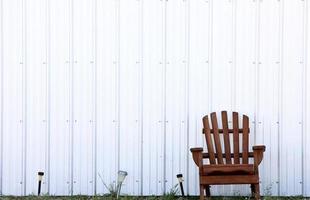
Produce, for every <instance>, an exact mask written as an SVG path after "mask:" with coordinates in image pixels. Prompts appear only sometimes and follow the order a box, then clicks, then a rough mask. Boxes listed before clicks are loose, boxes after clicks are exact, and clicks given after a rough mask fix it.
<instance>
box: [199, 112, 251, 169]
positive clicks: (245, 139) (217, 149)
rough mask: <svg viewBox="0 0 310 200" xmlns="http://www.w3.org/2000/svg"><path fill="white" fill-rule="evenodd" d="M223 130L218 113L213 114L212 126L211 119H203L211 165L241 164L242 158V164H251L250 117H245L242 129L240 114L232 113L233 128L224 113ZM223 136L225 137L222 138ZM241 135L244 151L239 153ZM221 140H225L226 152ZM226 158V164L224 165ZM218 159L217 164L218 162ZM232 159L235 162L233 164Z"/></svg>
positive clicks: (206, 117)
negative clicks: (231, 145)
mask: <svg viewBox="0 0 310 200" xmlns="http://www.w3.org/2000/svg"><path fill="white" fill-rule="evenodd" d="M221 114H222V129H220V128H219V125H218V121H217V116H216V113H215V112H213V113H211V115H210V116H211V125H212V128H211V126H210V124H209V117H208V115H206V116H205V117H203V127H204V128H203V133H204V134H205V138H206V143H207V148H208V154H209V160H210V164H240V157H242V164H248V163H249V133H250V129H249V117H248V116H246V115H243V117H242V127H239V114H238V113H237V112H233V113H232V120H233V121H232V124H233V127H232V128H229V126H228V117H227V112H226V111H222V112H221ZM220 134H223V137H221V136H220ZM229 134H233V137H232V138H233V148H232V150H233V153H231V148H230V137H229ZM239 134H242V137H241V138H242V139H241V141H242V150H241V152H239V151H240V150H239V148H240V146H239V144H240V143H241V142H240V141H239ZM221 138H223V139H224V143H223V144H224V145H223V147H224V151H223V150H222V145H221V144H222V143H221ZM224 158H225V161H226V162H225V163H224ZM216 159H217V162H216ZM232 159H233V161H234V162H232Z"/></svg>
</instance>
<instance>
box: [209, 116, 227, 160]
mask: <svg viewBox="0 0 310 200" xmlns="http://www.w3.org/2000/svg"><path fill="white" fill-rule="evenodd" d="M211 121H212V129H213V131H214V133H213V137H214V144H215V149H216V153H217V154H218V158H217V163H218V164H224V161H223V153H222V147H221V140H220V134H219V131H218V123H217V117H216V113H215V112H213V113H211Z"/></svg>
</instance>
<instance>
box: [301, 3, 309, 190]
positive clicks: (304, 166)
mask: <svg viewBox="0 0 310 200" xmlns="http://www.w3.org/2000/svg"><path fill="white" fill-rule="evenodd" d="M305 9H306V13H305V38H304V39H305V40H304V44H305V52H304V70H305V71H304V74H305V78H304V85H305V89H304V91H305V93H304V96H305V99H304V100H305V107H304V110H305V111H306V112H304V123H303V124H304V125H303V126H304V132H303V138H304V140H303V142H304V144H303V148H304V155H303V159H304V163H303V173H304V174H303V180H302V182H303V195H304V196H306V195H307V189H306V188H307V185H308V182H307V178H306V177H307V174H308V172H307V171H306V169H307V160H306V159H307V157H306V153H305V152H306V150H307V148H306V141H307V134H306V133H307V129H308V126H307V119H308V113H307V108H308V96H307V95H308V92H307V89H308V87H307V78H308V74H307V73H308V69H307V65H308V56H307V55H308V33H309V30H308V28H309V26H308V16H309V9H308V1H305Z"/></svg>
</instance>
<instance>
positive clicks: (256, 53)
mask: <svg viewBox="0 0 310 200" xmlns="http://www.w3.org/2000/svg"><path fill="white" fill-rule="evenodd" d="M256 4H257V5H256V47H255V62H256V69H255V107H254V109H255V115H254V116H255V117H254V127H255V128H254V144H256V142H257V134H258V133H257V132H258V129H259V128H258V126H259V123H258V121H259V117H260V116H259V111H260V106H259V98H260V92H259V89H260V85H259V84H260V75H259V72H260V51H259V50H260V30H261V29H260V0H257V2H256Z"/></svg>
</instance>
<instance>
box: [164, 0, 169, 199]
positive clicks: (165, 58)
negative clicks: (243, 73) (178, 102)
mask: <svg viewBox="0 0 310 200" xmlns="http://www.w3.org/2000/svg"><path fill="white" fill-rule="evenodd" d="M167 2H168V0H166V1H165V3H164V30H163V32H164V52H163V53H164V69H163V94H164V95H163V101H164V102H163V104H164V151H163V154H164V163H163V164H164V180H163V182H164V194H165V193H166V157H167V156H166V143H167V142H166V136H167V105H166V104H167V102H166V101H167V97H166V95H167V94H166V92H167V88H166V86H167V83H166V81H167V80H166V79H167V77H166V71H167Z"/></svg>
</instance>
